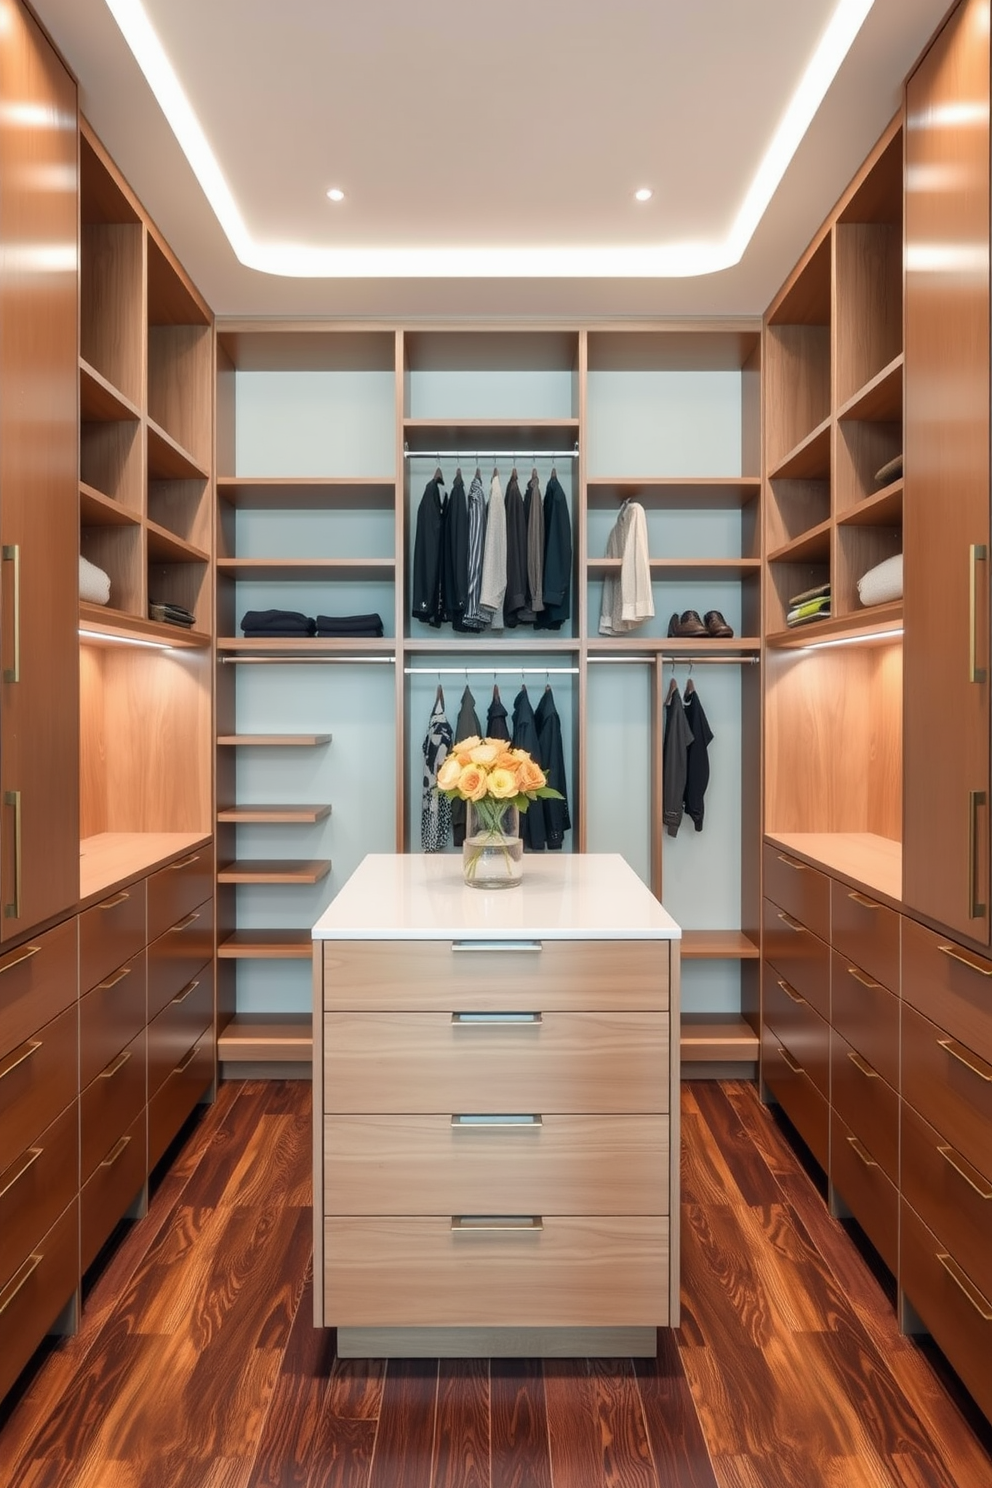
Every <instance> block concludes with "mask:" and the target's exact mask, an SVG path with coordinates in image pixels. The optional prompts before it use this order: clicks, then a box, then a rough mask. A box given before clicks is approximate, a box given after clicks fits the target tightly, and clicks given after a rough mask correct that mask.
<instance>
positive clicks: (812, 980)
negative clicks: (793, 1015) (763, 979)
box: [763, 899, 830, 1022]
mask: <svg viewBox="0 0 992 1488" xmlns="http://www.w3.org/2000/svg"><path fill="white" fill-rule="evenodd" d="M763 920H764V946H765V957H766V959H767V960H768V962H769V963H770V964H771V965H772V966H774V968H775V970H776V971H777V972H778V974H779V975H780V976H781V977H783V978H784V980H785V981H787V982H788V983H789V985H790V986H791V987H794V988H795V990H796V991H797V992H798V993H800V995H801V996H802V997H804V998H805V999H806V1001H807V1002H808V1003H809V1004H810V1005H811V1006H812V1007H814V1008H816V1011H817V1012H818V1013H819V1014H820V1017H821V1018H826V1019H827V1021H828V1022H829V1020H830V947H829V946H828V945H827V943H826V942H825V941H823V940H821V939H820V938H819V936H818V935H814V934H813V932H812V930H810V929H809V927H808V926H806V925H804V924H803V923H802V922H801V921H800V920H798V919H796V918H795V916H794V915H792V914H790V913H789V912H788V911H787V910H784V909H780V908H779V906H778V905H777V904H775V903H774V902H773V901H772V900H771V899H766V900H765V903H764V913H763Z"/></svg>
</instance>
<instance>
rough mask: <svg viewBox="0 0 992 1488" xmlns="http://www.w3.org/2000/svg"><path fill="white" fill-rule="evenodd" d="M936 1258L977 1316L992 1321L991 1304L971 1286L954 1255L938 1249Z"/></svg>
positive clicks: (988, 1321)
mask: <svg viewBox="0 0 992 1488" xmlns="http://www.w3.org/2000/svg"><path fill="white" fill-rule="evenodd" d="M937 1259H938V1261H939V1262H940V1264H941V1265H942V1266H943V1268H944V1270H945V1271H946V1272H947V1274H948V1276H949V1277H950V1278H951V1280H952V1281H953V1282H954V1284H955V1286H958V1287H960V1289H961V1291H962V1292H964V1294H965V1296H966V1297H967V1298H968V1301H969V1302H970V1303H971V1305H972V1307H973V1308H974V1309H975V1311H976V1312H977V1313H978V1315H979V1317H981V1318H983V1319H984V1321H985V1322H987V1323H992V1305H990V1304H989V1303H988V1302H986V1300H985V1298H984V1297H983V1296H982V1294H981V1292H980V1291H979V1290H978V1289H977V1287H974V1286H972V1284H971V1282H970V1281H969V1280H968V1278H967V1276H965V1274H964V1272H963V1271H962V1270H961V1267H960V1266H959V1265H958V1263H957V1261H956V1260H955V1259H954V1257H953V1256H950V1255H948V1254H947V1252H946V1251H943V1252H942V1251H938V1252H937Z"/></svg>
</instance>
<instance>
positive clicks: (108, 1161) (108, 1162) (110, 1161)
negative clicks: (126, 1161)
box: [100, 1137, 131, 1168]
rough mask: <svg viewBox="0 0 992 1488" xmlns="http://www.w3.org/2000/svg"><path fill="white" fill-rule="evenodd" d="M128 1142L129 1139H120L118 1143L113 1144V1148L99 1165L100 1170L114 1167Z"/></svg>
mask: <svg viewBox="0 0 992 1488" xmlns="http://www.w3.org/2000/svg"><path fill="white" fill-rule="evenodd" d="M130 1140H131V1138H130V1137H121V1139H120V1140H119V1141H118V1142H115V1143H114V1145H113V1147H112V1148H111V1149H110V1151H109V1152H108V1153H107V1155H106V1157H105V1158H104V1159H103V1162H102V1163H101V1164H100V1166H101V1168H112V1167H113V1166H114V1163H115V1162H116V1161H117V1159H118V1158H119V1157H120V1156H121V1154H122V1153H123V1151H124V1148H125V1147H126V1146H127V1145H128V1143H129V1142H130Z"/></svg>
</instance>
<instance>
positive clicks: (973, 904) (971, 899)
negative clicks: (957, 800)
mask: <svg viewBox="0 0 992 1488" xmlns="http://www.w3.org/2000/svg"><path fill="white" fill-rule="evenodd" d="M982 680H983V681H984V680H985V673H984V671H983V672H982ZM985 800H986V797H985V792H984V791H983V790H981V791H976V790H973V791H969V792H968V917H969V919H972V920H980V919H981V918H982V916H983V915H984V914H985V909H986V906H985V905H984V904H982V903H981V901H980V900H979V897H978V808H979V807H980V806H984V805H985Z"/></svg>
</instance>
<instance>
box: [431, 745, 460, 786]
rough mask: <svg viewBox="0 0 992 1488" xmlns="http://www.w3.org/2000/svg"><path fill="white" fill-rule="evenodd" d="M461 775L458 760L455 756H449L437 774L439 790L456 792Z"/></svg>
mask: <svg viewBox="0 0 992 1488" xmlns="http://www.w3.org/2000/svg"><path fill="white" fill-rule="evenodd" d="M461 773H462V767H461V765H460V764H459V763H458V761H457V759H455V758H454V756H453V755H450V754H449V755H448V757H447V759H446V760H445V762H444V764H443V765H442V766H441V768H440V770H438V772H437V788H438V790H442V791H448V790H454V789H455V788H456V786H457V785H458V779H459V776H460V775H461Z"/></svg>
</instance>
